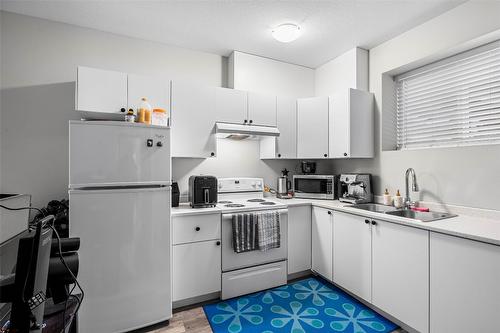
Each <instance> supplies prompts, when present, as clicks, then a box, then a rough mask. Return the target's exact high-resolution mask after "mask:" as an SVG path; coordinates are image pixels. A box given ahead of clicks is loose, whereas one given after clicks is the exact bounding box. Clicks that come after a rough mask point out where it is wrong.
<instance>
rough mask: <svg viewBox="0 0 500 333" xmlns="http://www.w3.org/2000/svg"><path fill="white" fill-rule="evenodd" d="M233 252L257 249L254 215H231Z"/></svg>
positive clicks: (255, 219)
mask: <svg viewBox="0 0 500 333" xmlns="http://www.w3.org/2000/svg"><path fill="white" fill-rule="evenodd" d="M232 227H233V250H234V252H236V253H242V252H248V251H254V250H256V249H257V241H256V240H257V216H256V214H233V216H232Z"/></svg>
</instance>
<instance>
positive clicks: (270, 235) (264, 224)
mask: <svg viewBox="0 0 500 333" xmlns="http://www.w3.org/2000/svg"><path fill="white" fill-rule="evenodd" d="M255 215H257V244H258V248H259V250H261V251H267V250H270V249H275V248H279V247H280V246H281V239H280V237H281V235H280V214H279V213H278V212H277V211H268V212H262V213H257V214H255Z"/></svg>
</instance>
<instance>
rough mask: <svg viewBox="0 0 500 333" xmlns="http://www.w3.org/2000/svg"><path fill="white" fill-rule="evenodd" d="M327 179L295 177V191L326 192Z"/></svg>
mask: <svg viewBox="0 0 500 333" xmlns="http://www.w3.org/2000/svg"><path fill="white" fill-rule="evenodd" d="M327 183H328V179H304V178H296V179H295V184H294V187H295V191H296V192H303V193H326V192H327V190H326V187H327V186H326V185H327Z"/></svg>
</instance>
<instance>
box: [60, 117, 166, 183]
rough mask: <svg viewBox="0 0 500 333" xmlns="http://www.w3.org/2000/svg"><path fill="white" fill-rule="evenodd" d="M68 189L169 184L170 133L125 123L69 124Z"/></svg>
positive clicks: (77, 122)
mask: <svg viewBox="0 0 500 333" xmlns="http://www.w3.org/2000/svg"><path fill="white" fill-rule="evenodd" d="M69 139H70V140H69V145H70V147H69V184H70V187H71V188H80V187H101V186H123V185H145V184H167V185H168V184H170V180H171V171H170V170H171V158H170V129H169V128H166V127H165V128H162V127H158V126H144V125H141V124H129V123H125V122H112V121H107V122H102V121H71V122H70V126H69Z"/></svg>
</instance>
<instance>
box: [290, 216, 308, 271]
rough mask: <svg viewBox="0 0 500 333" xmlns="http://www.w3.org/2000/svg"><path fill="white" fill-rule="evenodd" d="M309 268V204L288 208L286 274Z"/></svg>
mask: <svg viewBox="0 0 500 333" xmlns="http://www.w3.org/2000/svg"><path fill="white" fill-rule="evenodd" d="M309 269H311V206H298V207H289V208H288V274H293V273H298V272H303V271H306V270H309Z"/></svg>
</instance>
